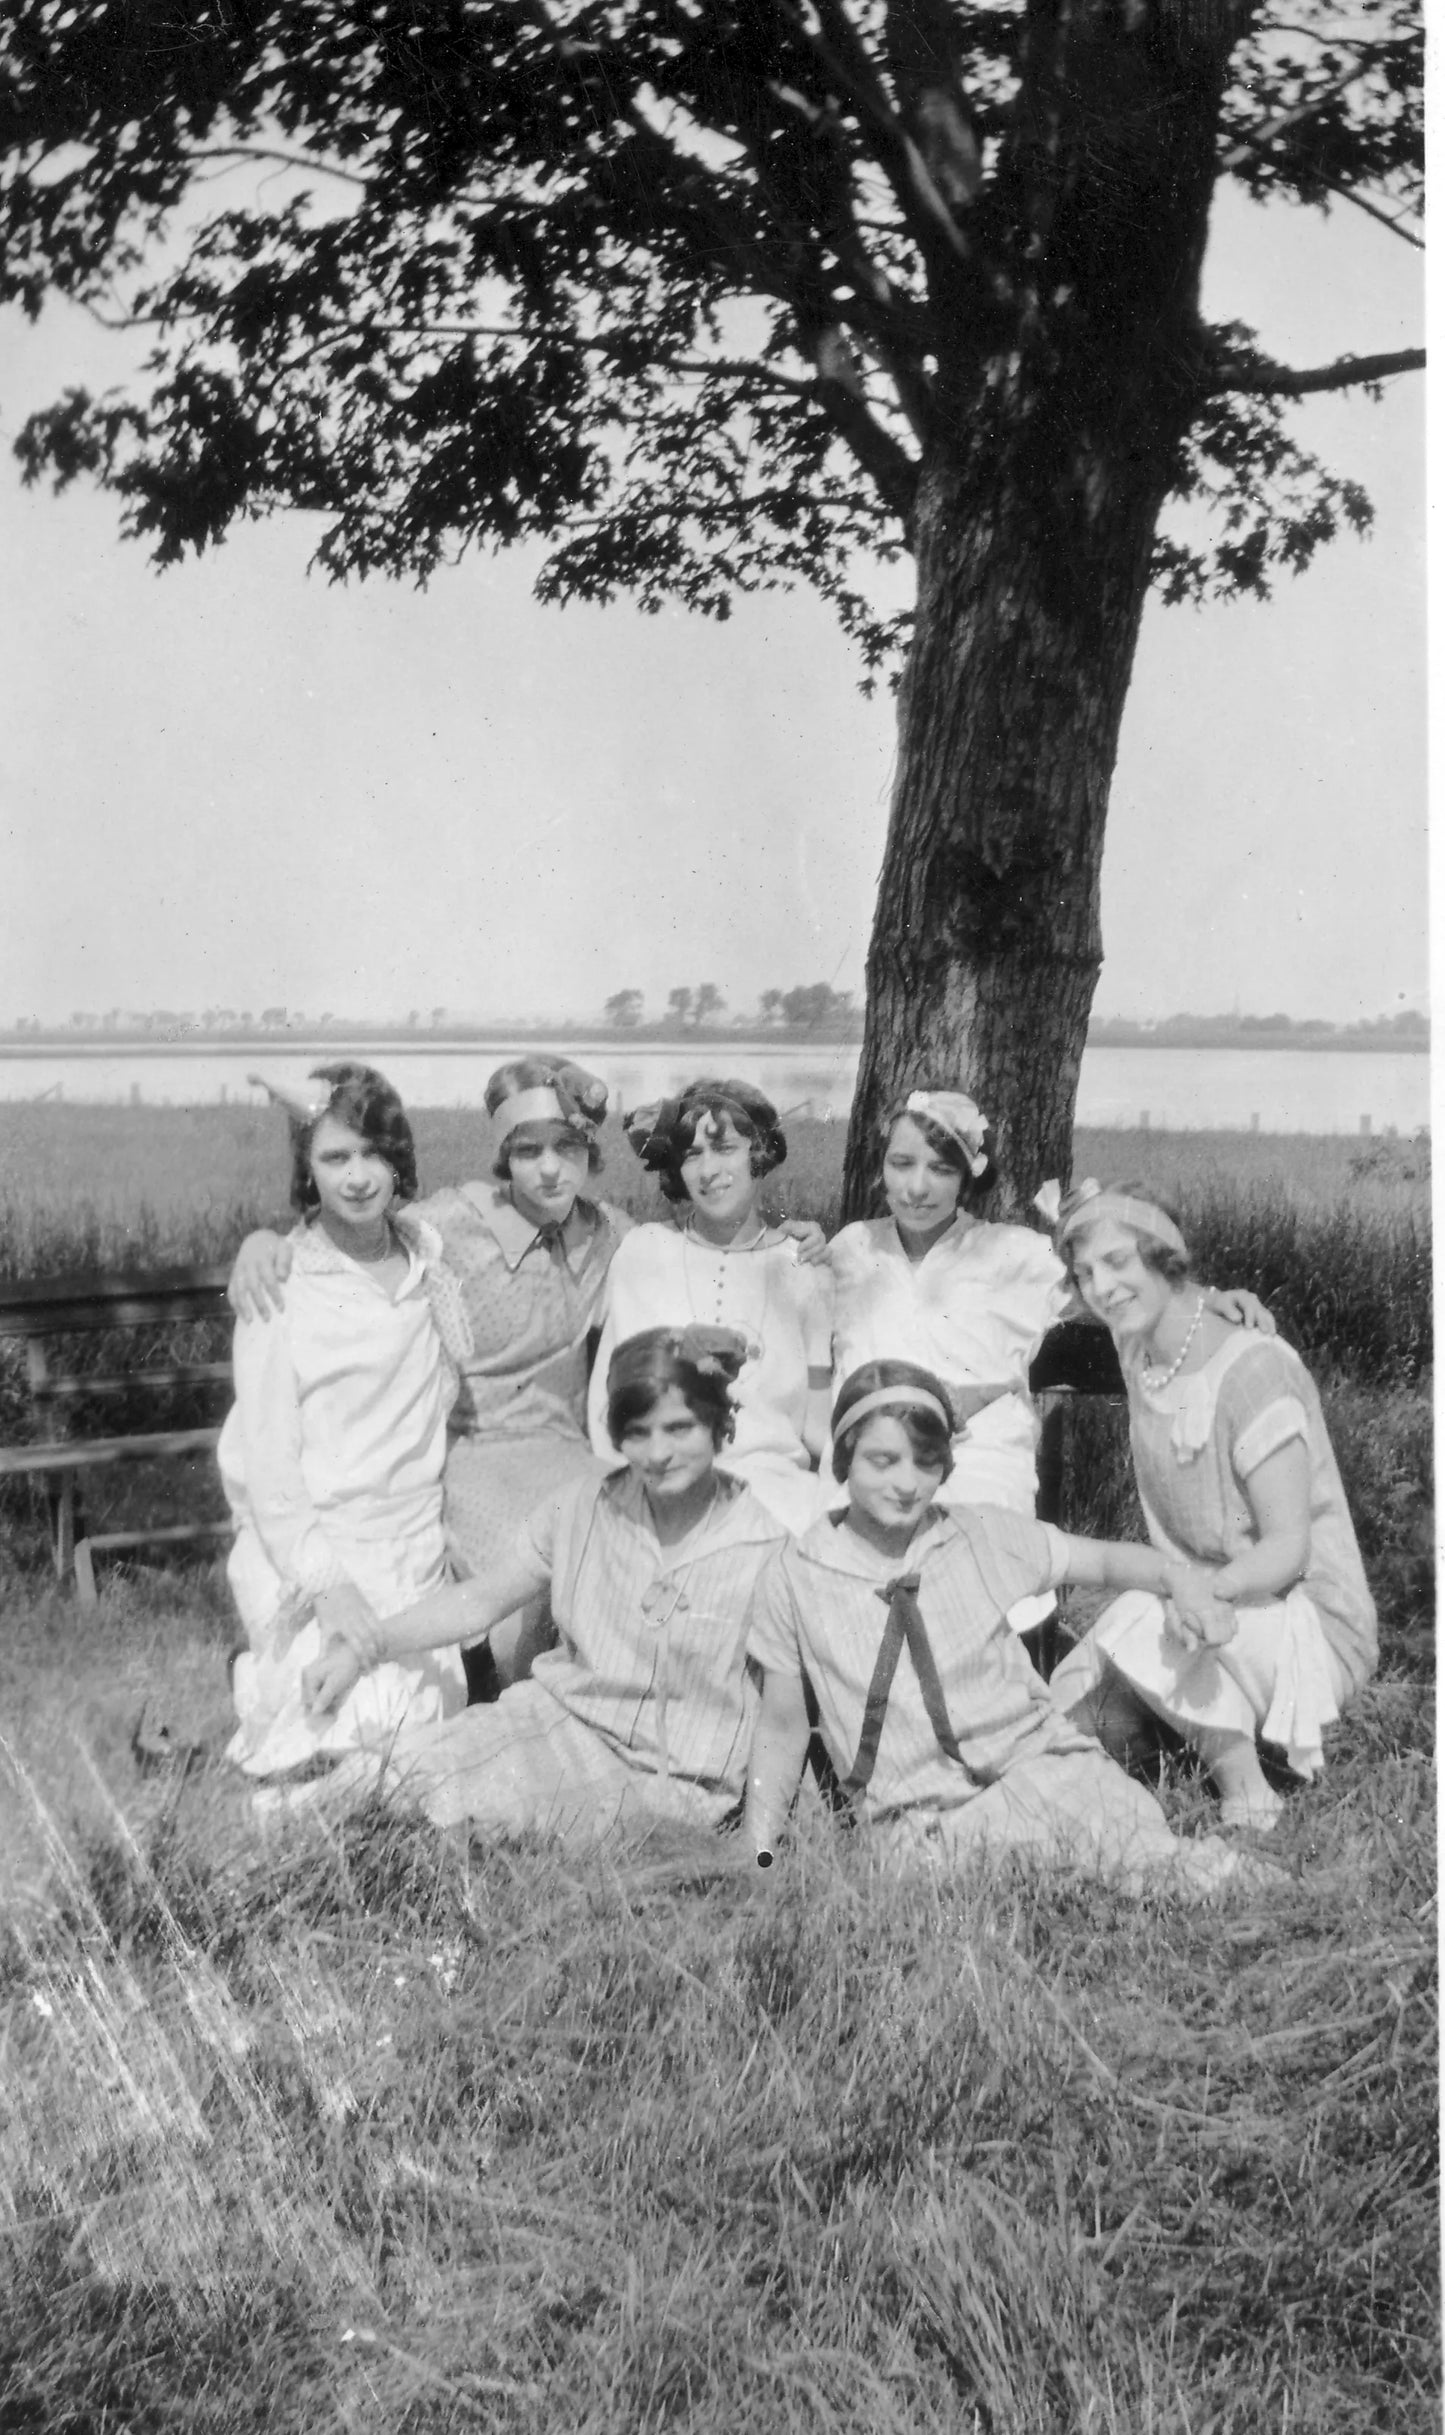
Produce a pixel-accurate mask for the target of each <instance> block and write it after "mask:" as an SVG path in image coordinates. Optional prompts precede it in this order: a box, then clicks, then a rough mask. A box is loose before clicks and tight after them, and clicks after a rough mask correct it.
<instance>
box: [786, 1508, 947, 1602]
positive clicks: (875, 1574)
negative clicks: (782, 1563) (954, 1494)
mask: <svg viewBox="0 0 1445 2435" xmlns="http://www.w3.org/2000/svg"><path fill="white" fill-rule="evenodd" d="M963 1536H964V1533H963V1532H962V1531H961V1530H960V1528H959V1525H958V1523H957V1521H956V1520H955V1519H954V1516H953V1515H952V1514H951V1513H950V1512H949V1511H948V1509H947V1507H946V1506H943V1505H931V1506H930V1507H929V1509H928V1513H927V1516H926V1517H925V1520H924V1524H923V1528H922V1529H921V1530H916V1531H915V1532H914V1534H913V1537H912V1538H911V1539H910V1540H909V1543H908V1546H907V1548H906V1549H905V1550H904V1551H903V1553H902V1554H900V1555H899V1556H897V1557H896V1558H885V1557H884V1556H883V1553H882V1550H881V1549H880V1548H875V1547H873V1546H871V1545H870V1544H869V1542H868V1541H867V1540H866V1539H865V1538H863V1537H862V1535H861V1533H860V1532H858V1531H856V1530H850V1529H849V1527H848V1523H847V1518H846V1512H843V1513H836V1514H834V1513H830V1514H825V1515H824V1516H823V1518H822V1520H821V1521H817V1522H814V1523H812V1524H811V1525H810V1527H809V1528H808V1529H807V1530H805V1531H804V1533H803V1535H802V1537H801V1539H799V1541H798V1543H797V1548H798V1554H799V1555H800V1556H802V1557H804V1558H805V1559H806V1561H807V1562H808V1563H810V1564H816V1565H818V1566H819V1567H820V1568H821V1569H822V1570H823V1571H824V1572H829V1573H843V1574H845V1575H846V1576H847V1578H848V1579H849V1580H850V1581H866V1582H867V1584H868V1587H869V1588H870V1589H877V1587H878V1585H879V1583H880V1582H881V1581H882V1580H884V1579H885V1578H886V1574H885V1572H880V1570H879V1565H880V1563H882V1564H884V1565H885V1566H886V1568H887V1571H888V1572H897V1571H899V1570H902V1571H905V1572H910V1573H916V1572H918V1571H920V1570H921V1568H922V1567H923V1565H925V1564H926V1563H927V1561H928V1559H929V1557H930V1556H932V1555H934V1554H936V1553H937V1552H938V1551H939V1550H940V1549H942V1548H944V1547H946V1546H948V1544H949V1543H950V1541H951V1540H954V1539H960V1538H962V1537H963Z"/></svg>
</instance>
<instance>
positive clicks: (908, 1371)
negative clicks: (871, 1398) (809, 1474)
mask: <svg viewBox="0 0 1445 2435" xmlns="http://www.w3.org/2000/svg"><path fill="white" fill-rule="evenodd" d="M888 1387H898V1388H900V1389H908V1388H916V1389H921V1390H922V1391H923V1392H924V1393H925V1394H928V1395H933V1396H936V1397H937V1399H938V1401H939V1403H941V1404H942V1406H943V1409H944V1411H945V1412H947V1411H948V1410H949V1409H950V1404H949V1396H948V1389H947V1387H946V1386H945V1385H944V1384H943V1381H942V1379H941V1378H935V1377H934V1375H933V1372H932V1371H931V1370H924V1369H920V1368H919V1366H918V1364H917V1362H915V1361H865V1362H863V1363H862V1364H861V1365H860V1367H859V1368H858V1369H856V1370H853V1371H850V1373H849V1375H848V1376H847V1377H846V1378H845V1379H844V1381H843V1384H842V1386H841V1387H840V1388H839V1390H838V1395H837V1400H836V1401H835V1403H834V1405H833V1477H834V1479H835V1480H837V1481H838V1482H839V1483H840V1484H841V1483H842V1482H843V1481H844V1480H846V1479H847V1477H848V1474H849V1472H850V1471H851V1470H852V1468H853V1457H854V1455H855V1454H856V1453H857V1451H858V1440H859V1438H860V1436H861V1435H862V1433H863V1431H864V1430H865V1429H866V1428H867V1426H868V1423H869V1421H870V1420H896V1421H899V1422H901V1423H902V1426H903V1428H904V1429H905V1430H906V1432H907V1436H908V1443H909V1445H910V1446H911V1447H912V1448H913V1459H914V1461H915V1462H916V1463H927V1464H928V1465H930V1466H931V1467H932V1468H934V1469H936V1470H937V1471H938V1472H939V1475H940V1484H941V1482H942V1481H943V1480H946V1479H947V1478H948V1476H949V1473H950V1472H951V1471H952V1469H953V1432H952V1430H951V1429H950V1428H949V1426H948V1424H947V1422H946V1421H944V1420H941V1419H940V1418H939V1416H938V1415H937V1413H935V1412H926V1411H922V1410H920V1408H919V1406H918V1405H917V1404H907V1403H900V1404H899V1406H898V1408H897V1410H896V1411H894V1412H889V1411H886V1410H885V1409H884V1407H883V1405H881V1404H875V1405H874V1406H873V1409H872V1411H871V1412H865V1413H864V1414H863V1415H862V1417H861V1419H859V1420H855V1421H851V1422H850V1421H849V1420H848V1418H847V1413H848V1411H849V1408H850V1406H852V1405H853V1404H855V1403H858V1402H859V1401H861V1399H862V1397H863V1396H865V1395H877V1394H881V1393H883V1392H884V1390H885V1389H887V1388H888Z"/></svg>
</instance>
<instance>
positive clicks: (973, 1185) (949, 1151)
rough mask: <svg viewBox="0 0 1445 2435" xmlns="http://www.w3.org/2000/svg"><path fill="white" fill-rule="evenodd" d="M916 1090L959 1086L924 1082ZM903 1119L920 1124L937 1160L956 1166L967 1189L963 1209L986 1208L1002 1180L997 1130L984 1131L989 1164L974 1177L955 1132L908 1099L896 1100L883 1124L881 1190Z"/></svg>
mask: <svg viewBox="0 0 1445 2435" xmlns="http://www.w3.org/2000/svg"><path fill="white" fill-rule="evenodd" d="M916 1087H917V1088H918V1089H919V1090H923V1091H932V1090H939V1091H942V1090H952V1089H955V1088H956V1087H957V1086H956V1085H955V1084H952V1083H942V1082H937V1083H935V1082H921V1083H919V1084H918V1085H917V1086H916ZM900 1116H906V1117H907V1118H908V1121H909V1123H910V1124H916V1125H917V1127H918V1130H919V1132H920V1133H921V1134H922V1135H923V1138H924V1140H925V1141H926V1142H927V1144H928V1146H929V1148H930V1150H931V1151H932V1152H933V1155H934V1157H935V1158H941V1159H942V1160H943V1162H944V1164H945V1166H949V1167H952V1169H953V1171H954V1173H955V1175H957V1176H958V1177H959V1178H960V1181H961V1183H962V1187H963V1189H962V1190H961V1192H960V1193H959V1196H958V1205H959V1207H960V1208H961V1209H967V1210H970V1211H973V1210H978V1209H982V1208H983V1206H984V1204H985V1202H986V1201H987V1199H988V1196H989V1194H990V1193H991V1192H992V1190H993V1188H994V1184H995V1183H996V1182H997V1180H998V1169H997V1166H996V1165H995V1163H994V1151H995V1148H996V1147H997V1141H998V1136H997V1134H996V1132H995V1130H994V1127H993V1126H992V1125H986V1126H985V1128H984V1135H983V1153H984V1157H985V1158H986V1159H987V1161H988V1164H987V1166H986V1167H985V1168H984V1170H983V1172H982V1174H981V1175H974V1174H973V1173H972V1172H971V1171H970V1168H969V1164H968V1160H967V1159H966V1158H965V1157H964V1155H963V1144H962V1142H960V1141H955V1139H954V1137H953V1135H952V1134H951V1133H946V1132H945V1131H944V1129H943V1127H942V1125H941V1124H939V1123H938V1121H937V1119H936V1118H935V1117H932V1116H924V1115H922V1114H921V1113H920V1111H919V1110H918V1109H917V1108H911V1107H910V1106H909V1105H908V1101H907V1098H906V1096H905V1097H904V1098H902V1099H895V1100H894V1102H893V1105H892V1106H891V1107H890V1108H889V1109H888V1111H887V1114H886V1115H885V1116H884V1117H883V1118H882V1119H881V1120H880V1122H879V1126H878V1142H879V1150H878V1183H879V1189H880V1190H881V1189H882V1187H883V1161H884V1159H885V1158H886V1156H887V1154H888V1144H889V1142H890V1141H891V1140H892V1138H893V1128H894V1126H895V1125H896V1124H897V1122H898V1120H899V1118H900Z"/></svg>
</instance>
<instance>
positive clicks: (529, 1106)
mask: <svg viewBox="0 0 1445 2435" xmlns="http://www.w3.org/2000/svg"><path fill="white" fill-rule="evenodd" d="M585 1121H586V1120H585V1118H580V1117H579V1116H578V1115H576V1114H574V1115H571V1116H569V1115H568V1114H567V1113H566V1111H565V1110H564V1108H563V1106H562V1102H561V1100H560V1099H559V1098H558V1096H557V1094H556V1092H555V1091H554V1090H553V1088H552V1086H551V1084H550V1083H549V1082H538V1083H534V1084H533V1085H532V1086H531V1088H530V1089H528V1090H525V1091H513V1093H512V1095H511V1097H510V1099H504V1100H503V1101H502V1104H501V1106H500V1107H499V1108H498V1109H497V1111H496V1125H497V1131H498V1132H499V1133H500V1134H501V1135H502V1136H503V1137H504V1138H505V1136H506V1135H507V1134H508V1133H513V1132H515V1131H516V1129H517V1126H518V1125H519V1124H564V1125H569V1126H571V1127H573V1128H574V1129H575V1128H576V1127H577V1126H578V1125H579V1123H583V1122H585Z"/></svg>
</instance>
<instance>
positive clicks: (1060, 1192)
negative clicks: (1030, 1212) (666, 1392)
mask: <svg viewBox="0 0 1445 2435" xmlns="http://www.w3.org/2000/svg"><path fill="white" fill-rule="evenodd" d="M1063 1198H1064V1187H1063V1185H1062V1184H1061V1183H1060V1182H1059V1179H1058V1177H1057V1176H1056V1175H1051V1176H1050V1177H1049V1180H1048V1182H1047V1183H1046V1184H1040V1186H1039V1188H1038V1190H1037V1192H1036V1193H1035V1194H1034V1197H1033V1203H1032V1206H1033V1207H1034V1208H1035V1209H1037V1211H1038V1213H1039V1216H1040V1217H1041V1218H1042V1219H1043V1221H1044V1224H1045V1225H1046V1226H1047V1227H1049V1228H1050V1230H1052V1229H1053V1228H1054V1227H1055V1226H1057V1224H1058V1222H1059V1210H1060V1208H1061V1207H1062V1205H1063Z"/></svg>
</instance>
